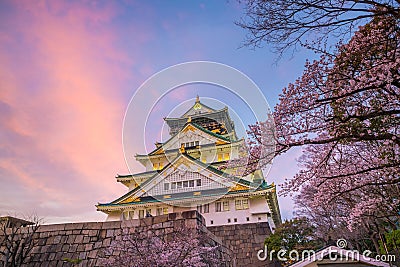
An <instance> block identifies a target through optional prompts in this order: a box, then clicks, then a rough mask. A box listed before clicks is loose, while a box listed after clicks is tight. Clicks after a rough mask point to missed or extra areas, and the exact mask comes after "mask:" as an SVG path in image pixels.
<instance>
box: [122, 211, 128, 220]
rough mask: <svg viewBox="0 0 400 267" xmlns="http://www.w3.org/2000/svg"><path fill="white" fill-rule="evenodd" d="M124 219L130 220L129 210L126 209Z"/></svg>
mask: <svg viewBox="0 0 400 267" xmlns="http://www.w3.org/2000/svg"><path fill="white" fill-rule="evenodd" d="M123 215H124V220H129V211H124V213H123Z"/></svg>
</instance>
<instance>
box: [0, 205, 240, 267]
mask: <svg viewBox="0 0 400 267" xmlns="http://www.w3.org/2000/svg"><path fill="white" fill-rule="evenodd" d="M182 225H184V226H185V227H186V228H190V229H194V230H195V229H201V230H203V231H205V233H206V236H207V237H208V240H207V243H209V244H211V245H220V248H219V251H218V252H219V254H220V256H221V257H222V258H223V260H224V262H225V264H224V265H223V266H234V263H233V261H234V260H233V259H232V258H231V257H232V253H231V251H229V249H227V248H226V247H225V246H224V245H223V244H221V241H220V240H219V239H218V238H217V237H215V236H214V235H213V234H212V233H210V232H209V231H208V230H207V229H206V228H205V226H204V225H205V223H204V218H203V217H202V216H201V215H200V214H199V213H198V212H197V211H187V212H182V213H171V214H167V215H161V216H157V217H150V218H144V219H140V220H129V221H114V222H94V223H93V222H89V223H70V224H54V225H42V226H40V228H39V231H38V232H37V233H36V234H35V242H36V245H35V247H34V248H33V250H32V252H31V254H30V258H29V262H28V263H27V264H25V265H24V266H32V267H36V266H37V267H39V266H40V267H47V266H51V267H61V266H62V267H64V266H103V265H104V260H105V259H106V258H107V255H106V250H107V249H108V248H109V247H110V245H111V243H112V242H113V241H114V240H118V239H121V235H122V234H123V233H129V232H132V230H133V229H136V230H138V231H148V230H149V229H150V228H151V229H153V230H154V229H156V230H154V231H164V232H166V233H168V232H173V231H174V229H177V228H179V227H181V226H182ZM0 237H1V236H0ZM1 259H2V258H1V255H0V266H2V261H1ZM72 262H75V263H72Z"/></svg>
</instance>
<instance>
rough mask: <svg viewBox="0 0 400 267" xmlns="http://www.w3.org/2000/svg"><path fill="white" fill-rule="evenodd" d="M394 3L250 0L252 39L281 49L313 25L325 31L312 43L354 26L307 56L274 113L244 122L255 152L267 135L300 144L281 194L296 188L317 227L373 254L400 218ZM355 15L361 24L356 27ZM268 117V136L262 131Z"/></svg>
mask: <svg viewBox="0 0 400 267" xmlns="http://www.w3.org/2000/svg"><path fill="white" fill-rule="evenodd" d="M399 4H400V2H399V1H302V0H290V1H250V2H249V7H250V8H251V10H252V12H253V13H252V14H253V15H254V16H259V21H258V22H257V25H259V27H262V24H263V23H264V24H263V25H264V26H263V27H265V28H266V29H265V30H263V29H260V28H256V27H254V28H253V30H254V31H255V33H254V34H258V35H257V36H259V37H260V38H258V39H257V38H255V39H253V42H260V41H264V40H267V41H270V42H273V43H274V42H277V43H278V42H280V41H282V44H281V45H282V47H281V48H287V47H288V45H292V44H298V43H301V42H302V41H301V40H302V39H301V38H303V37H304V38H306V36H305V34H310V33H313V32H316V35H318V34H319V37H318V38H322V39H319V41H317V45H318V44H322V43H321V41H322V40H323V39H324V38H328V37H329V36H332V34H333V33H334V32H336V31H341V30H343V29H345V30H347V31H348V33H350V34H352V37H351V38H350V39H349V41H348V42H347V43H346V42H339V43H338V44H337V46H336V49H335V51H332V52H329V53H328V52H326V51H323V52H321V53H320V58H319V60H315V61H313V62H309V61H307V62H306V65H305V70H304V73H303V74H302V76H301V77H300V78H298V79H297V80H296V81H295V82H294V83H291V84H289V85H288V86H287V88H284V89H283V92H282V94H281V95H280V98H279V103H278V104H277V105H276V107H275V110H274V116H273V118H272V117H271V118H269V120H267V121H265V122H258V123H257V124H256V125H252V126H250V135H251V140H250V141H249V143H248V144H249V147H250V151H254V152H255V153H254V157H257V155H261V153H258V151H261V150H263V149H265V150H268V149H269V146H268V144H265V145H264V143H263V142H262V140H266V139H268V138H271V137H274V138H275V140H276V149H275V151H274V152H273V156H277V155H280V154H282V153H285V152H286V151H288V150H290V149H292V148H293V147H301V148H302V149H303V155H302V157H301V158H300V159H299V162H300V164H301V166H302V168H301V170H300V172H299V173H297V174H296V175H295V177H293V178H292V179H288V180H287V181H286V182H285V183H284V184H283V191H282V192H283V194H284V195H293V194H295V195H296V197H295V200H296V204H297V207H298V213H299V214H301V215H303V216H307V217H308V218H310V219H311V220H312V223H313V225H316V226H318V227H317V229H318V230H317V232H318V231H320V233H319V234H320V235H327V234H330V233H333V234H336V236H337V237H338V238H340V237H343V236H346V237H348V238H349V239H352V240H354V244H353V245H354V246H356V247H357V246H369V247H368V248H369V249H370V248H371V247H372V248H373V249H374V250H375V251H376V252H379V240H384V233H385V232H388V231H391V230H394V229H396V228H398V225H399V220H400V199H399V195H400V176H399V173H400V168H399V167H400V153H399V152H400V151H399V145H400V136H399V131H400V128H399V125H400V39H399V38H400V11H399ZM316 10H317V12H314V11H316ZM256 12H257V13H256ZM361 14H366V15H365V16H362V15H361ZM302 15H303V16H302ZM304 16H305V17H304ZM277 20H281V22H280V23H281V24H279V23H278V22H277ZM287 22H289V23H288V24H287V25H286V26H285V25H284V24H285V23H287ZM355 23H365V24H364V25H362V26H359V27H358V28H354V27H353V26H354V25H355ZM272 24H274V26H272ZM253 26H255V25H253ZM271 27H272V28H271ZM350 30H351V31H350ZM307 40H310V39H307ZM325 40H326V39H325ZM316 47H318V46H314V48H316ZM273 125H275V127H276V128H275V132H274V133H273V134H271V130H266V129H273V127H272V126H273ZM260 140H261V141H260ZM260 162H262V161H260Z"/></svg>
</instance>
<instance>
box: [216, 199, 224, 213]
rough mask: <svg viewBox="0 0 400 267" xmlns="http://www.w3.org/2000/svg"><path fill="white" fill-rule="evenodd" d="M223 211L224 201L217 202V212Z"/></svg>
mask: <svg viewBox="0 0 400 267" xmlns="http://www.w3.org/2000/svg"><path fill="white" fill-rule="evenodd" d="M221 211H222V202H219V201H218V202H215V212H221Z"/></svg>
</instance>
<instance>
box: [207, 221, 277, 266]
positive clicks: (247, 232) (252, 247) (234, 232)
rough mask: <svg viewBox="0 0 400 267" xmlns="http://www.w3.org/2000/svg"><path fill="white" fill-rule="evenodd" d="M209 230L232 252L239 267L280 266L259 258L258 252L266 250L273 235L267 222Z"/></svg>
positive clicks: (212, 227)
mask: <svg viewBox="0 0 400 267" xmlns="http://www.w3.org/2000/svg"><path fill="white" fill-rule="evenodd" d="M207 229H208V230H209V231H210V232H212V233H213V234H214V235H215V236H217V237H219V238H220V239H221V241H222V243H223V244H224V245H226V246H228V248H230V249H231V250H232V252H233V255H234V257H235V259H236V263H237V266H252V267H258V266H279V265H277V264H276V263H272V262H269V261H260V260H259V259H258V258H257V252H258V250H260V249H264V240H265V238H266V237H267V236H268V235H270V234H271V230H270V228H269V224H268V223H267V222H261V223H249V224H232V225H221V226H211V227H210V226H209V227H207Z"/></svg>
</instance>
